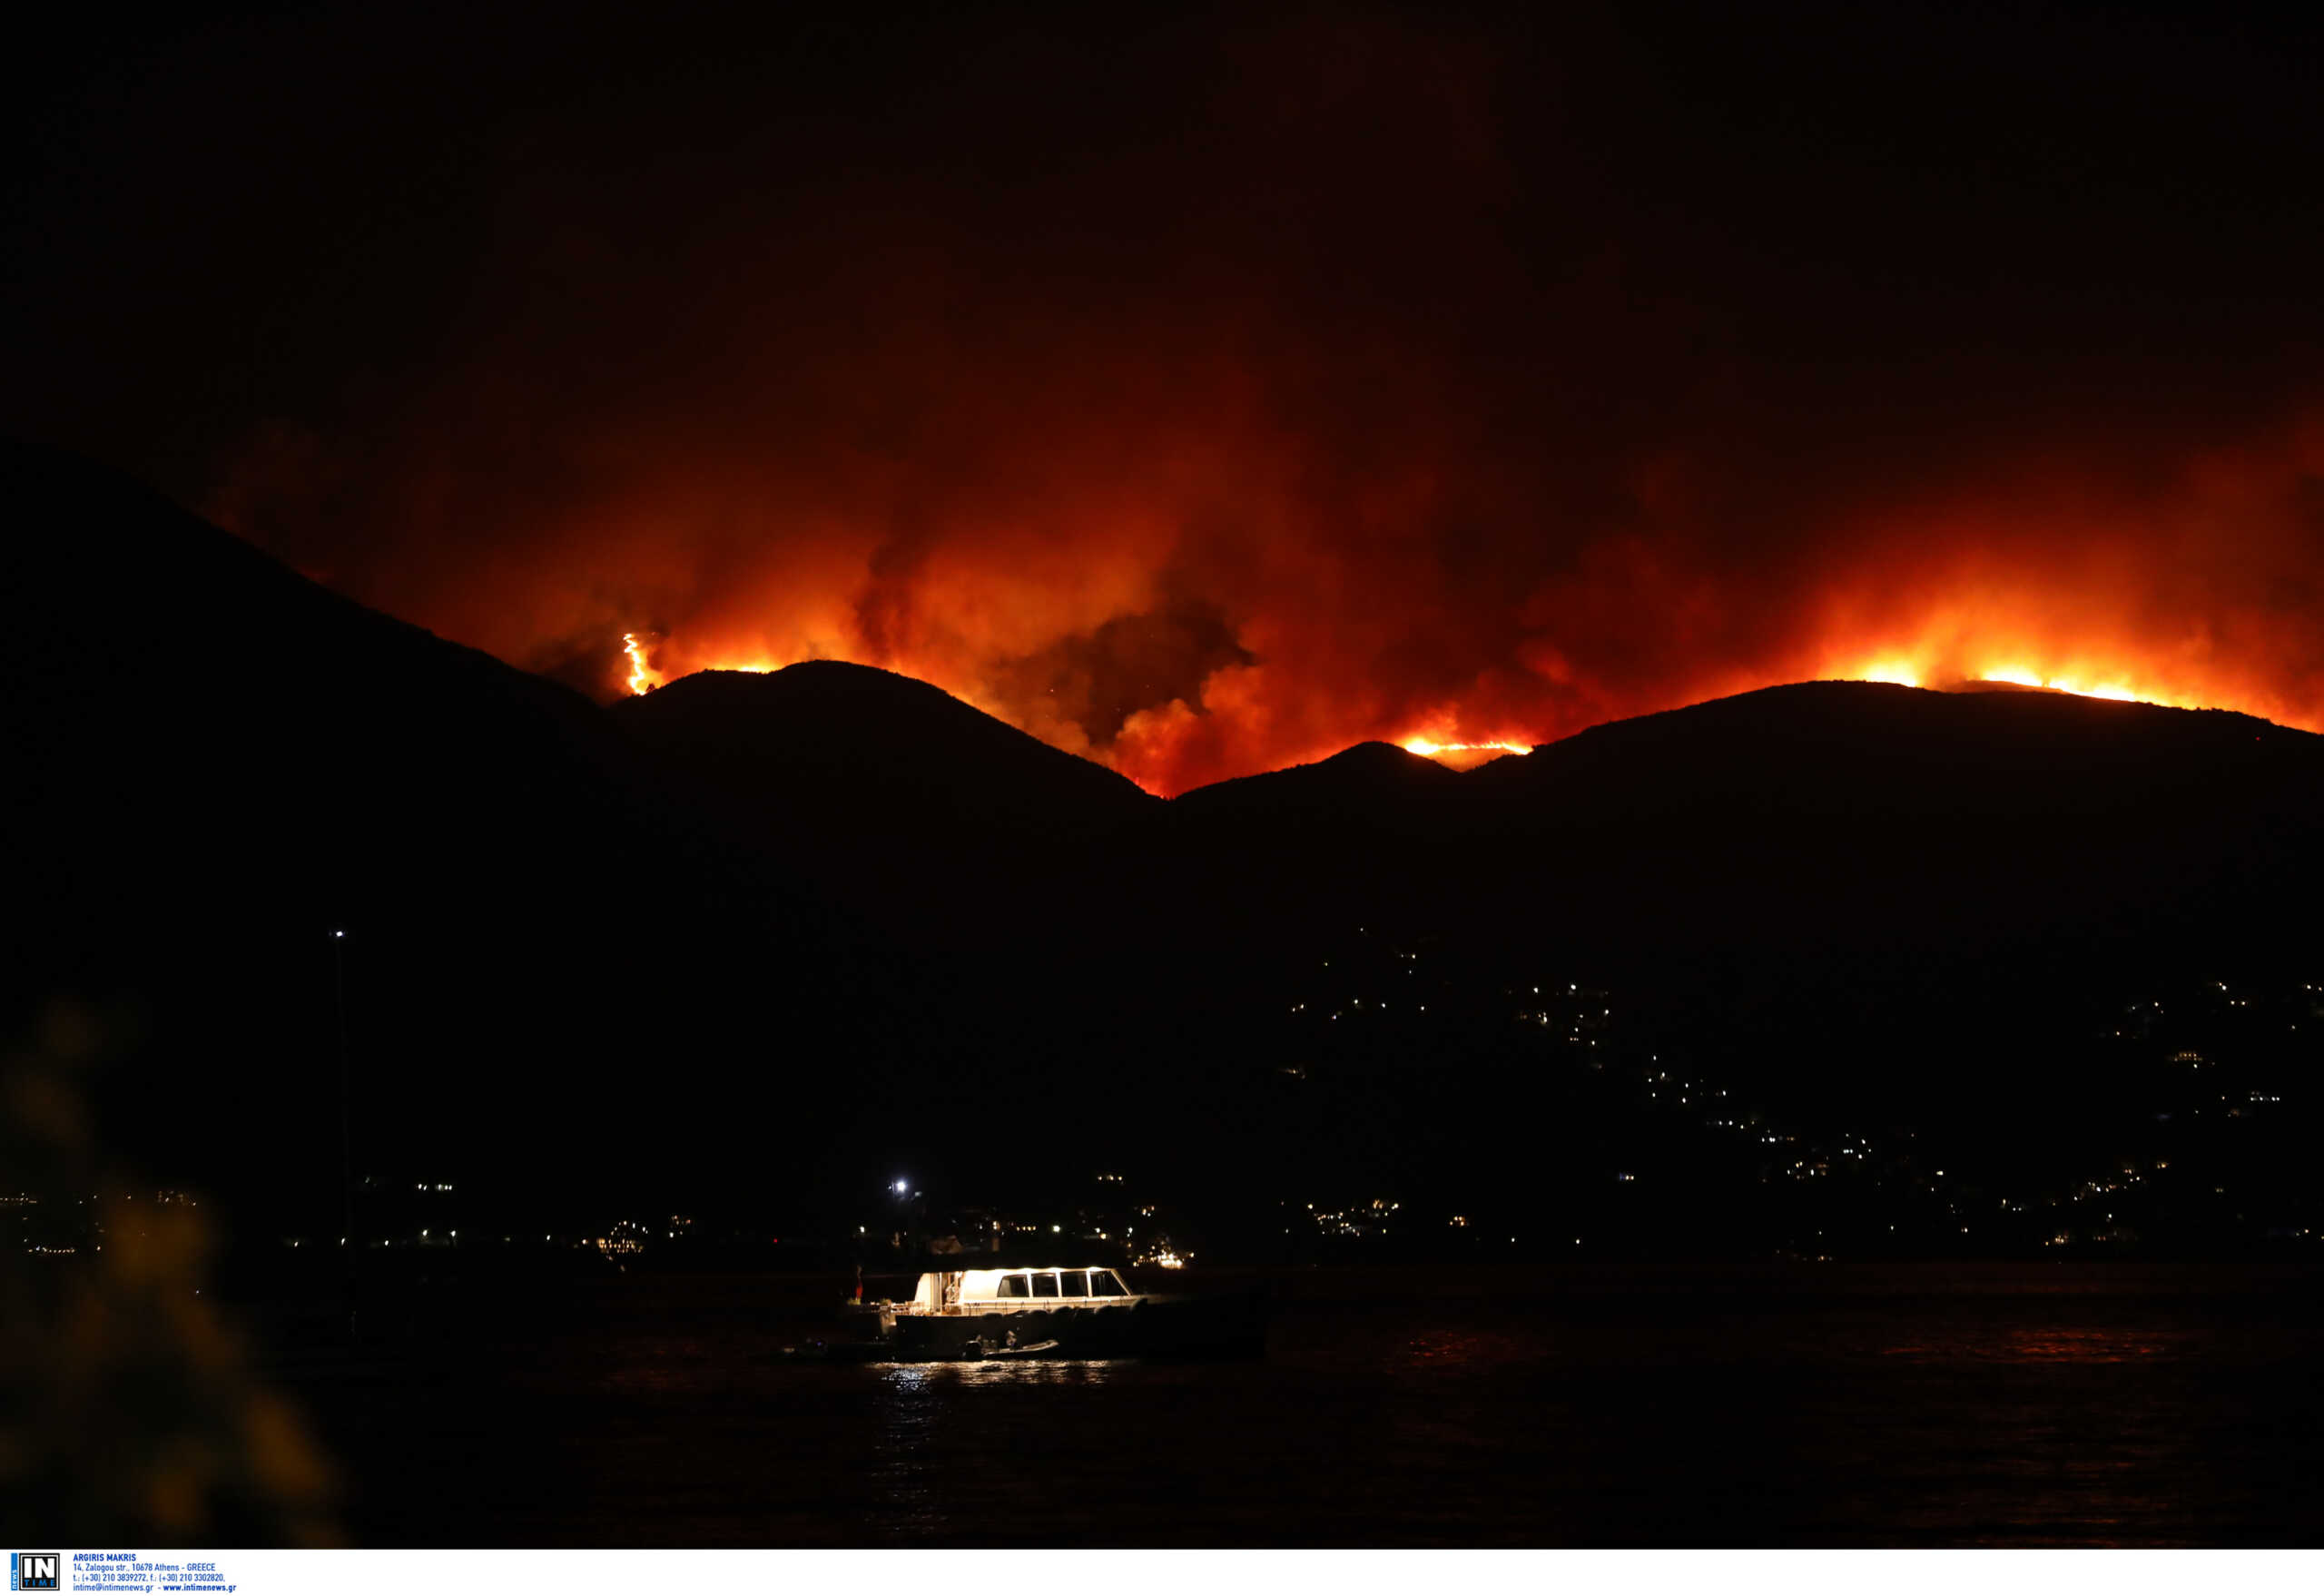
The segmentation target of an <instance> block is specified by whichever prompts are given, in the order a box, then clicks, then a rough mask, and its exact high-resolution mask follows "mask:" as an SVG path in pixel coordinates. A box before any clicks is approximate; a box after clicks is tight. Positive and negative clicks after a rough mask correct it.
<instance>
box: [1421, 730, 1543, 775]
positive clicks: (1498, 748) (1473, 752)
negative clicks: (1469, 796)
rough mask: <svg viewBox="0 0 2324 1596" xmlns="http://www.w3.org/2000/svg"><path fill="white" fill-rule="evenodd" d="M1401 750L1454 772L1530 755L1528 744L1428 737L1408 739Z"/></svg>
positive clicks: (1530, 748) (1529, 745)
mask: <svg viewBox="0 0 2324 1596" xmlns="http://www.w3.org/2000/svg"><path fill="white" fill-rule="evenodd" d="M1403 750H1404V752H1405V753H1407V754H1419V755H1420V756H1421V757H1422V758H1423V759H1433V760H1434V761H1436V762H1437V764H1447V765H1451V766H1452V768H1453V769H1454V770H1468V769H1471V768H1472V767H1473V766H1476V765H1480V764H1484V763H1485V762H1486V761H1488V760H1493V759H1499V758H1500V757H1501V756H1502V754H1531V753H1532V752H1533V745H1532V744H1530V743H1439V742H1436V741H1434V740H1433V739H1432V738H1428V737H1408V738H1406V739H1405V740H1404V743H1403Z"/></svg>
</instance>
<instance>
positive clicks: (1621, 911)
mask: <svg viewBox="0 0 2324 1596" xmlns="http://www.w3.org/2000/svg"><path fill="white" fill-rule="evenodd" d="M1469 782H1470V784H1471V788H1472V792H1473V793H1474V796H1475V797H1476V799H1477V800H1478V801H1479V805H1480V808H1481V810H1482V813H1481V814H1480V815H1479V816H1478V823H1479V825H1480V828H1481V832H1482V835H1483V836H1484V837H1485V838H1486V839H1487V840H1488V841H1489V842H1490V845H1491V846H1492V847H1493V848H1494V849H1495V850H1496V851H1497V852H1499V853H1500V855H1501V856H1502V859H1503V860H1504V862H1506V863H1507V864H1508V865H1509V866H1511V867H1512V872H1513V873H1514V874H1515V875H1516V876H1517V877H1518V878H1519V879H1521V880H1522V881H1523V882H1524V884H1525V889H1526V892H1527V894H1528V897H1529V899H1530V907H1531V908H1532V909H1533V910H1535V911H1543V910H1551V909H1556V910H1560V911H1563V912H1565V913H1567V914H1569V915H1572V916H1578V917H1583V918H1586V920H1587V921H1589V922H1590V924H1592V925H1594V926H1595V927H1596V928H1597V931H1596V933H1595V934H1597V935H1599V936H1600V937H1602V938H1603V939H1605V940H1607V941H1611V942H1614V943H1617V944H1620V945H1626V946H1636V947H1639V948H1641V949H1660V950H1673V951H1675V950H1682V949H1690V948H1691V949H1704V950H1714V949H1719V948H1724V947H1731V946H1737V945H1759V946H1768V947H1773V948H1776V949H1778V950H1785V951H1798V952H1803V953H1805V952H1815V951H1845V950H1850V949H1858V948H1862V947H1865V946H1866V945H1867V944H1869V945H1875V946H1893V947H1896V948H1899V949H1906V950H1921V951H1932V952H1941V951H1946V950H1977V949H1982V950H1988V951H1990V950H1994V949H1998V948H2003V947H2009V946H2032V945H2038V944H2040V943H2042V942H2043V941H2048V940H2054V939H2063V940H2066V941H2077V942H2099V943H2122V944H2125V945H2127V944H2130V943H2139V944H2142V945H2149V946H2152V945H2157V944H2171V945H2178V946H2183V947H2186V948H2188V949H2190V950H2200V949H2201V948H2203V947H2205V946H2212V947H2217V948H2220V949H2226V948H2229V947H2231V946H2245V947H2263V946H2269V945H2275V944H2280V943H2281V942H2282V941H2284V940H2285V939H2286V938H2295V939H2296V938H2298V937H2299V936H2302V935H2309V936H2312V935H2313V933H2314V928H2313V926H2312V924H2309V923H2308V922H2307V921H2306V918H2305V916H2304V915H2303V914H2302V913H2301V912H2300V911H2299V909H2298V905H2299V902H2300V901H2302V896H2303V894H2304V893H2305V892H2309V891H2310V890H2312V889H2313V888H2314V887H2315V886H2316V885H2317V884H2318V883H2319V880H2324V875H2320V874H2319V865H2324V849H2319V841H2324V838H2320V837H2319V831H2318V816H2319V812H2320V811H2319V804H2324V738H2319V737H2317V736H2314V735H2312V734H2308V733H2305V732H2297V731H2290V730H2287V729H2286V728H2284V727H2280V726H2276V725H2272V724H2269V723H2267V722H2264V721H2258V720H2254V719H2252V718H2250V716H2246V715H2240V714H2229V713H2227V712H2224V711H2213V710H2205V711H2190V710H2176V709H2165V708H2161V707H2158V706H2155V705H2152V704H2120V703H2113V702H2109V701H2104V700H2098V699H2088V698H2076V697H2070V696H2065V695H2050V694H1998V693H1997V694H1946V693H1930V692H1923V691H1919V690H1916V689H1914V688H1909V687H1894V686H1884V685H1873V684H1864V683H1833V682H1826V683H1807V684H1802V685H1796V686H1789V687H1774V688H1768V689H1767V690H1765V691H1763V692H1758V693H1750V694H1745V695H1741V696H1738V697H1735V698H1728V699H1722V700H1718V701H1717V702H1715V703H1710V704H1698V705H1695V706H1693V707H1692V708H1689V709H1683V710H1675V711H1671V712H1669V713H1668V714H1657V715H1648V716H1643V717H1641V718H1640V719H1637V720H1631V721H1623V722H1618V723H1615V724H1610V725H1606V726H1600V727H1597V728H1594V729H1592V730H1590V731H1588V732H1584V733H1582V734H1580V735H1578V736H1574V737H1571V738H1568V739H1566V740H1565V741H1563V742H1561V743H1556V744H1550V745H1548V746H1546V747H1544V748H1541V749H1538V750H1536V751H1535V752H1534V753H1533V754H1531V755H1528V756H1526V757H1525V758H1522V759H1507V760H1502V761H1498V762H1496V763H1494V764H1491V765H1488V766H1485V767H1483V768H1482V769H1481V770H1479V771H1477V772H1476V773H1474V774H1473V775H1472V777H1470V778H1469Z"/></svg>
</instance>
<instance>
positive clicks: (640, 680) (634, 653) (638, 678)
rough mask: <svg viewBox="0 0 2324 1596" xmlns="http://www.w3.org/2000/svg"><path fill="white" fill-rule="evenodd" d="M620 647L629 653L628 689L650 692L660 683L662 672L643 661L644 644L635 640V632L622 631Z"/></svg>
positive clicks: (634, 691)
mask: <svg viewBox="0 0 2324 1596" xmlns="http://www.w3.org/2000/svg"><path fill="white" fill-rule="evenodd" d="M621 649H622V652H623V653H624V654H626V655H629V690H630V691H631V692H632V693H636V694H645V693H651V692H652V691H653V690H654V689H655V688H656V687H659V686H660V685H662V679H663V678H662V673H661V672H659V671H657V670H655V668H654V667H653V666H652V665H648V664H646V663H645V645H644V644H643V643H640V642H639V641H638V640H637V634H636V633H635V632H624V633H623V634H622V635H621Z"/></svg>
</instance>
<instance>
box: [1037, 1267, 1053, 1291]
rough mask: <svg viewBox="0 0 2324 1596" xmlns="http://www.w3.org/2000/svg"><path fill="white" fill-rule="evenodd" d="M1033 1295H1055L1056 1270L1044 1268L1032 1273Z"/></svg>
mask: <svg viewBox="0 0 2324 1596" xmlns="http://www.w3.org/2000/svg"><path fill="white" fill-rule="evenodd" d="M1033 1295H1034V1296H1056V1295H1057V1271H1056V1270H1054V1269H1044V1270H1041V1271H1039V1273H1037V1274H1036V1275H1034V1276H1033Z"/></svg>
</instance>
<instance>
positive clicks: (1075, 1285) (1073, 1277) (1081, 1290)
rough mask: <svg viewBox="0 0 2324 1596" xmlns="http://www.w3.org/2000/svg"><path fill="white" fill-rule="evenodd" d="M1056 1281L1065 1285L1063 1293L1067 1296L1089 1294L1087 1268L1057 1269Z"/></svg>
mask: <svg viewBox="0 0 2324 1596" xmlns="http://www.w3.org/2000/svg"><path fill="white" fill-rule="evenodd" d="M1058 1281H1059V1284H1060V1285H1062V1286H1064V1287H1065V1295H1066V1296H1088V1295H1089V1271H1088V1270H1087V1269H1062V1270H1059V1272H1058Z"/></svg>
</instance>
